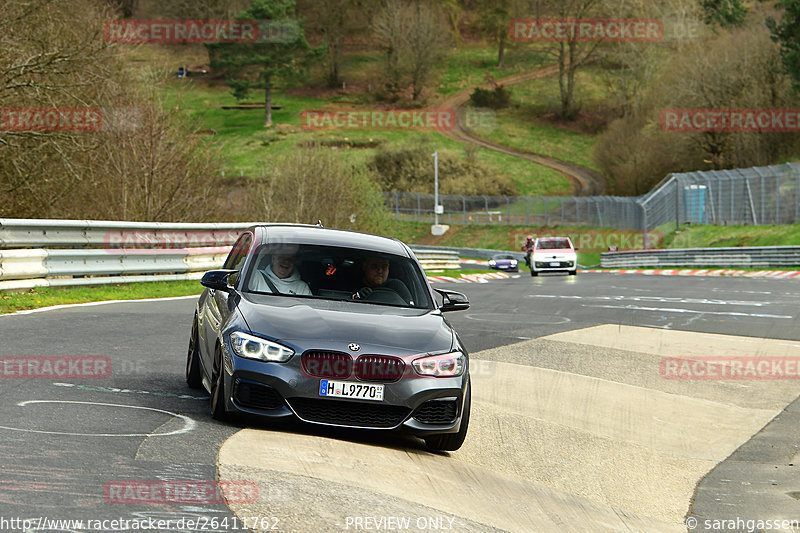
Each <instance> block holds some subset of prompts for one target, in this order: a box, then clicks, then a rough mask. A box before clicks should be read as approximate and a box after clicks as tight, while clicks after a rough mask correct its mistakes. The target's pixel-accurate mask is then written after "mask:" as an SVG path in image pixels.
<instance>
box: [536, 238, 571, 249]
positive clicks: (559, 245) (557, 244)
mask: <svg viewBox="0 0 800 533" xmlns="http://www.w3.org/2000/svg"><path fill="white" fill-rule="evenodd" d="M569 248H572V245H571V244H570V242H569V239H547V240H546V241H539V244H538V245H537V246H536V249H537V250H566V249H569Z"/></svg>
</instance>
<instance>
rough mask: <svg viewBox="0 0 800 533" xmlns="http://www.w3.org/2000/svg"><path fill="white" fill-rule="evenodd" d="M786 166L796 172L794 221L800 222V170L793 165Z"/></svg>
mask: <svg viewBox="0 0 800 533" xmlns="http://www.w3.org/2000/svg"><path fill="white" fill-rule="evenodd" d="M786 164H787V165H789V168H791V169H792V170H794V221H795V222H800V170H798V169H797V168H796V167H795V166H794V165H793V164H791V163H786Z"/></svg>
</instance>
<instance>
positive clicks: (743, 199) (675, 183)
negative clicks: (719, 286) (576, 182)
mask: <svg viewBox="0 0 800 533" xmlns="http://www.w3.org/2000/svg"><path fill="white" fill-rule="evenodd" d="M384 197H385V199H386V206H387V207H388V208H389V209H390V210H392V212H394V214H395V216H397V218H399V219H402V220H417V221H425V222H430V223H433V222H434V219H435V215H434V196H433V195H432V194H423V193H401V192H387V193H384ZM439 204H440V205H442V206H443V212H442V213H441V214H440V215H439V223H440V224H506V225H525V226H529V225H530V226H560V225H581V226H597V227H610V228H618V229H640V230H650V229H653V228H656V227H658V226H661V225H663V224H667V223H675V224H677V225H681V224H683V223H686V222H692V223H697V224H717V225H729V224H744V225H752V224H792V223H794V222H800V166H798V165H796V164H792V163H787V164H785V165H775V166H769V167H753V168H747V169H733V170H714V171H704V172H687V173H682V174H670V175H669V176H667V177H666V178H664V179H663V180H661V182H660V183H659V184H658V185H657V186H656V187H655V188H654V189H653V190H652V191H650V192H649V193H647V194H644V195H642V196H637V197H620V196H466V195H449V194H445V195H442V194H440V195H439Z"/></svg>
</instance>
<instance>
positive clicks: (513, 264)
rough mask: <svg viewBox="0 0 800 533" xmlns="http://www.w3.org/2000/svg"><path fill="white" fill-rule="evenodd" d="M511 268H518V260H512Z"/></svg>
mask: <svg viewBox="0 0 800 533" xmlns="http://www.w3.org/2000/svg"><path fill="white" fill-rule="evenodd" d="M511 266H512V267H515V266H517V260H516V259H512V260H511Z"/></svg>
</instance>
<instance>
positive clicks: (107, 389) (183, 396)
mask: <svg viewBox="0 0 800 533" xmlns="http://www.w3.org/2000/svg"><path fill="white" fill-rule="evenodd" d="M53 385H55V386H56V387H65V388H73V389H77V390H85V391H93V392H111V393H115V394H148V395H150V396H159V397H162V398H179V399H181V400H206V401H207V400H208V396H192V395H191V394H176V393H174V392H160V391H149V390H137V389H120V388H118V387H103V386H100V385H78V384H75V383H53Z"/></svg>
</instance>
